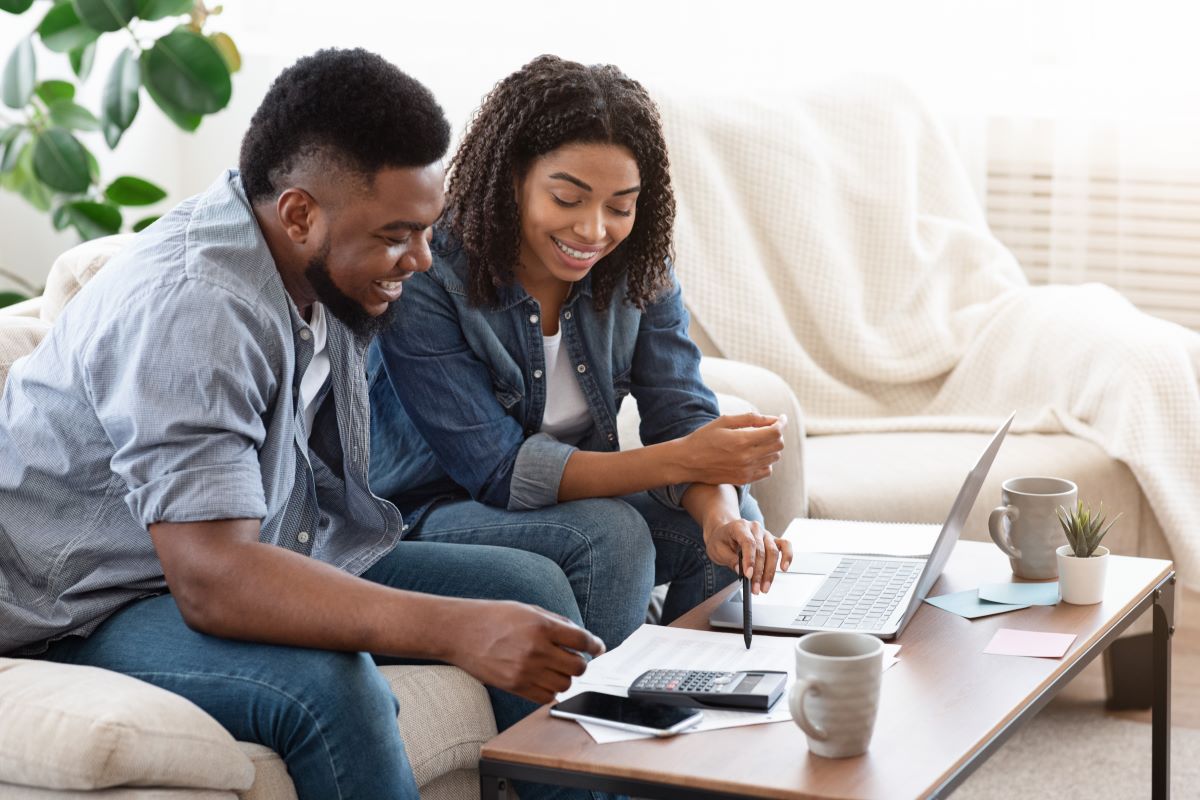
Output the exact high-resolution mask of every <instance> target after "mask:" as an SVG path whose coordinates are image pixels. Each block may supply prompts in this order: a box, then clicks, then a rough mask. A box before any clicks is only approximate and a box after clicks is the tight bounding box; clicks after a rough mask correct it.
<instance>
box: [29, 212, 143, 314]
mask: <svg viewBox="0 0 1200 800" xmlns="http://www.w3.org/2000/svg"><path fill="white" fill-rule="evenodd" d="M132 239H133V234H122V235H120V236H106V237H104V238H103V239H93V240H92V241H90V242H84V243H83V244H81V245H78V246H76V247H72V248H71V249H70V250H68V251H67V252H65V253H63V254H62V255H61V256H59V257H58V259H57V260H56V261H55V262H54V266H52V267H51V268H50V274H49V275H47V276H46V289H45V291H44V292H42V300H43V303H42V310H41V314H42V319H43V320H45V321H46V322H54V320H56V319H58V315H59V313H60V312H62V309H63V306H65V305H66V304H67V303H68V302H70V300H71V298H72V297H74V296H75V295H76V294H78V293H79V290H80V288H82V287H83V285H84V284H85V283H87V282H88V281H89V280H91V279H92V277H93V276H94V275H95V274H96V273H97V272H99V271H100V268H101V267H102V266H104V264H105V263H106V262H107V261H108V260H109V259H110V258H112V257H113V256H114V255H116V254H117V253H119V252H120V251H121V250H122V249H123V248H124V247H125V245H127V244H129V242H130V241H132Z"/></svg>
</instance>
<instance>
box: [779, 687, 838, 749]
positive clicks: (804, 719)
mask: <svg viewBox="0 0 1200 800" xmlns="http://www.w3.org/2000/svg"><path fill="white" fill-rule="evenodd" d="M810 691H811V692H812V693H813V694H820V693H821V682H820V681H818V680H817V679H816V678H797V679H796V682H795V683H794V684H792V691H791V692H790V693H789V694H788V708H790V709H791V711H792V719H794V720H795V721H796V724H797V725H799V726H800V730H802V731H804V732H805V733H806V734H808V735H809V736H811V737H812V738H814V739H816V740H817V741H819V742H823V741H825V740H826V739H827V738H828V737H829V734H828V733H826V731H825V729H824V728H822V727H821V726H820V725H817V724H816V723H815V722H813V721H812V720H811V719H809V718H808V715H807V714H805V713H804V697H805V695H807V694H808V693H809V692H810Z"/></svg>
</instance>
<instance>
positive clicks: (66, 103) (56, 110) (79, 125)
mask: <svg viewBox="0 0 1200 800" xmlns="http://www.w3.org/2000/svg"><path fill="white" fill-rule="evenodd" d="M49 111H50V122H52V123H53V124H55V125H57V126H59V127H60V128H69V129H71V130H74V131H98V130H100V120H98V119H96V116H95V115H94V114H93V113H92V112H90V111H88V110H87V109H86V108H84V107H83V106H81V105H79V104H78V103H76V102H74V101H72V100H59V101H58V102H57V103H51V104H50V108H49Z"/></svg>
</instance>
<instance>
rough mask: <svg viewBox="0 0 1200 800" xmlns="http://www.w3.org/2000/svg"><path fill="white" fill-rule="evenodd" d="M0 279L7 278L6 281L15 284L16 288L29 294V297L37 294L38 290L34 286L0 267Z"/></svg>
mask: <svg viewBox="0 0 1200 800" xmlns="http://www.w3.org/2000/svg"><path fill="white" fill-rule="evenodd" d="M0 278H7V279H8V280H10V281H12V282H13V283H15V284H17V286H18V287H20V288H21V289H24V290H25V291H27V292H29V294H30V296H34V295H36V294H38V288H37V287H36V286H34V285H33V284H32V283H30V282H29V281H27V280H25V279H24V278H22V277H21V276H20V275H18V274H16V273H15V272H9V271H8V270H6V269H4V268H3V267H0Z"/></svg>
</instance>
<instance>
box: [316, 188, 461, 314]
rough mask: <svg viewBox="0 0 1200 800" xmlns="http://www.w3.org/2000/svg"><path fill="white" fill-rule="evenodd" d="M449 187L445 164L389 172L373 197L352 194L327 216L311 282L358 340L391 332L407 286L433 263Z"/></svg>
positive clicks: (365, 193) (372, 191)
mask: <svg viewBox="0 0 1200 800" xmlns="http://www.w3.org/2000/svg"><path fill="white" fill-rule="evenodd" d="M444 181H445V170H444V169H443V167H442V165H441V164H430V165H428V166H425V167H403V168H399V169H384V170H381V171H380V172H378V173H376V175H375V179H374V181H373V183H372V185H371V187H370V190H369V191H361V190H358V189H357V188H355V189H347V190H346V191H345V192H344V193H343V194H344V196H343V197H342V198H339V201H338V202H337V204H336V206H334V208H333V209H331V210H330V212H329V213H328V214H327V215H326V220H325V222H326V224H325V226H324V228H325V230H324V235H323V236H322V237H321V239H320V244H319V249H318V251H317V252H316V253H315V254H314V255H313V256H312V257H311V258H310V259H309V262H308V266H307V268H306V269H305V272H304V277H305V278H306V279H307V280H308V282H309V285H310V286H311V288H312V291H313V294H314V295H315V296H316V299H317V300H318V301H320V302H321V303H323V304H324V305H325V306H326V307H327V308H328V309H329V311H330V312H331V313H332V314H333V315H334V316H336V317H337V318H338V319H339V320H341V321H342V322H343V323H344V324H345V325H346V326H347V327H349V328H350V329H351V330H353V331H354V332H355V333H357V334H358V335H360V336H370V335H374V334H375V333H378V332H379V331H381V330H383V329H384V328H386V327H387V325H388V324H389V322H390V319H391V313H389V311H390V310H393V309H395V308H396V306H395V302H396V301H397V300H399V299H400V294H401V292H402V291H403V282H404V281H406V280H408V278H410V277H412V275H413V273H416V272H424V271H425V270H427V269H429V267H430V265H431V264H432V263H433V257H432V255H431V254H430V252H429V241H430V238H431V236H432V233H433V232H432V230H431V226H432V225H433V223H434V222H435V221H437V219H438V217H440V216H441V214H442V208H443V207H444V205H445V198H444V193H443V189H442V186H443V183H444ZM392 313H394V311H392Z"/></svg>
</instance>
